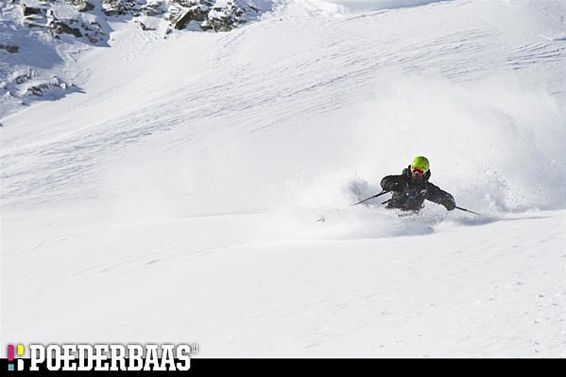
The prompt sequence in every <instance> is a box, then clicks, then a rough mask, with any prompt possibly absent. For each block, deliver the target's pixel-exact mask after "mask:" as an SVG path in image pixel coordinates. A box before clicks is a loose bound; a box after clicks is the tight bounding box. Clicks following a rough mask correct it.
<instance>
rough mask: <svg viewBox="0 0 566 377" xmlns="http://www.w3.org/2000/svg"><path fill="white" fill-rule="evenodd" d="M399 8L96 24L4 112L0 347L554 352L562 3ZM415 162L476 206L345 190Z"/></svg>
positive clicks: (560, 263)
mask: <svg viewBox="0 0 566 377" xmlns="http://www.w3.org/2000/svg"><path fill="white" fill-rule="evenodd" d="M391 4H392V2H387V1H384V2H377V3H376V2H365V1H357V2H356V1H344V0H340V1H335V2H329V1H315V0H305V1H286V2H282V3H280V4H279V5H278V6H276V7H275V10H274V11H273V12H272V13H268V14H265V15H263V17H262V19H261V21H260V22H257V23H253V24H249V25H247V26H244V27H242V28H240V29H236V30H233V31H231V32H229V33H219V34H205V33H186V34H175V35H173V36H172V37H170V38H168V39H166V40H163V38H162V37H161V35H159V34H158V33H157V32H155V33H153V32H151V31H149V32H148V31H146V32H142V31H141V30H139V29H138V28H137V27H136V26H135V25H133V24H116V25H111V26H112V29H114V30H115V32H114V33H113V35H112V38H111V40H110V41H109V44H110V48H92V49H88V50H85V51H83V52H82V53H81V54H80V56H79V57H78V60H77V63H76V65H75V66H73V69H74V70H78V71H80V70H82V75H84V84H83V85H82V86H81V87H82V89H83V91H84V92H83V93H73V94H71V95H68V96H66V97H65V98H63V99H61V100H58V101H55V102H50V103H40V104H34V105H33V106H31V107H29V108H27V109H25V110H23V111H20V112H18V113H15V114H12V115H9V116H7V117H5V118H4V119H2V124H3V125H4V127H2V128H0V133H1V134H0V135H1V139H0V146H1V165H0V169H1V174H2V193H1V194H2V230H1V231H2V244H1V245H2V260H1V262H2V266H1V267H2V280H1V282H2V301H1V305H2V333H1V334H0V335H1V336H2V342H4V343H8V342H13V341H14V340H17V341H20V342H23V343H27V342H31V341H33V342H45V343H47V342H74V341H81V342H142V343H145V342H150V341H151V342H159V341H161V342H165V341H168V342H190V343H193V342H196V343H199V344H200V346H201V351H202V355H203V356H208V357H217V356H228V357H239V356H252V357H253V356H272V357H281V356H294V357H308V356H320V357H329V356H357V357H381V356H396V357H399V356H417V357H419V356H441V357H453V356H490V357H492V356H505V357H517V356H520V357H539V356H555V357H564V356H565V355H566V323H565V319H566V315H565V313H566V311H565V309H566V274H565V273H566V270H565V263H566V250H565V246H566V232H565V214H566V212H565V204H566V200H565V199H566V196H565V194H566V169H564V167H565V162H566V161H565V156H564V151H565V150H566V135H565V130H564V125H565V121H566V114H565V99H566V95H565V94H566V93H565V89H566V75H565V66H566V65H565V64H564V63H565V58H566V45H565V42H564V30H565V25H564V21H563V20H564V15H565V14H566V7H565V6H564V5H563V4H562V3H561V2H560V1H551V0H548V1H526V0H525V1H516V2H504V1H466V0H454V1H441V2H433V1H417V0H415V1H404V2H403V5H404V6H403V7H392V6H391ZM397 4H400V3H397ZM416 154H424V155H426V156H428V157H429V159H430V160H431V164H432V166H431V169H432V179H431V180H432V182H434V183H436V184H438V185H439V186H441V187H442V188H444V189H446V190H448V191H450V192H451V193H453V194H454V196H455V197H456V200H457V202H458V204H459V205H461V206H463V207H469V208H472V209H475V210H477V211H480V212H482V213H484V214H485V215H484V216H481V217H477V218H476V217H473V216H471V215H469V214H466V213H463V212H451V213H446V211H445V210H444V209H443V208H442V207H439V206H437V205H435V204H432V203H429V204H428V205H427V207H426V208H425V209H424V210H423V211H422V216H419V217H418V218H401V217H397V216H396V214H395V213H391V212H388V211H385V210H384V209H382V208H380V206H379V202H377V203H374V204H375V205H369V206H365V207H364V206H357V207H352V206H351V203H353V202H355V201H357V200H359V199H361V198H363V197H365V196H368V195H371V194H372V193H374V192H376V191H377V190H378V189H379V188H378V182H379V179H380V178H381V177H382V176H383V175H385V174H393V173H398V172H400V170H401V169H402V168H403V167H405V166H406V165H408V164H409V162H410V160H411V158H412V157H413V156H414V155H416ZM321 216H324V218H325V219H326V221H325V222H322V221H317V219H319V218H320V217H321Z"/></svg>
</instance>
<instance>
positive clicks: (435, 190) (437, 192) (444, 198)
mask: <svg viewBox="0 0 566 377" xmlns="http://www.w3.org/2000/svg"><path fill="white" fill-rule="evenodd" d="M427 186H428V187H427V191H426V199H427V200H430V201H431V202H434V203H438V204H442V205H443V206H444V207H446V209H447V210H449V211H452V210H453V209H454V208H456V201H455V200H454V197H453V196H452V195H451V194H449V193H447V192H446V191H444V190H441V189H440V187H438V186H435V185H433V184H432V183H430V182H428V183H427Z"/></svg>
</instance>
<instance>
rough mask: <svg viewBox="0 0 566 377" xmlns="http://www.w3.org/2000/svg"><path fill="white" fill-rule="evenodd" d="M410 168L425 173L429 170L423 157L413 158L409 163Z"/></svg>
mask: <svg viewBox="0 0 566 377" xmlns="http://www.w3.org/2000/svg"><path fill="white" fill-rule="evenodd" d="M411 168H413V169H415V168H416V169H421V170H422V171H424V172H427V171H428V169H429V163H428V159H427V158H426V157H424V156H417V157H415V158H414V159H413V162H412V163H411Z"/></svg>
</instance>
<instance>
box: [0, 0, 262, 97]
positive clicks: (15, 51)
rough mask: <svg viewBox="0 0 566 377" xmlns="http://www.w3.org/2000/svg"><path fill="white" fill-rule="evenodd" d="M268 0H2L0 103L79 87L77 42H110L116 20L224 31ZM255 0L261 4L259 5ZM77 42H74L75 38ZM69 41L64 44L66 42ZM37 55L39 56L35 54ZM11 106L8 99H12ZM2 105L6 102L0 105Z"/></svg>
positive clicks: (162, 29) (154, 29) (146, 26)
mask: <svg viewBox="0 0 566 377" xmlns="http://www.w3.org/2000/svg"><path fill="white" fill-rule="evenodd" d="M269 3H270V2H269V0H0V22H1V23H2V24H4V25H6V26H5V28H4V29H2V30H0V32H2V35H1V37H2V38H1V39H0V58H1V59H3V60H4V61H5V62H6V65H5V67H6V69H2V70H0V105H2V104H6V103H10V104H16V105H14V106H19V104H27V103H30V102H31V101H34V100H41V99H57V98H61V97H63V96H65V95H66V93H69V92H72V91H77V90H78V88H77V87H75V86H73V85H69V84H68V83H67V82H72V79H70V78H69V77H73V76H72V75H73V74H72V73H69V76H68V77H67V76H66V75H67V72H72V70H65V69H63V70H56V72H57V74H58V75H60V76H61V77H62V78H61V77H59V76H53V73H54V72H53V67H56V66H58V65H60V64H66V63H69V62H70V61H69V60H70V59H72V53H69V51H75V50H80V49H81V48H82V47H80V46H79V47H76V48H75V46H74V45H78V44H80V43H85V44H89V45H92V46H109V43H108V41H109V39H110V33H111V32H112V25H113V23H115V22H121V23H124V22H134V23H135V24H136V25H137V26H138V27H139V28H140V29H141V30H143V31H144V32H151V33H160V34H161V35H162V36H163V37H166V36H167V35H168V34H170V33H175V32H184V31H197V32H227V31H230V30H232V29H234V28H237V27H239V26H241V25H243V24H245V23H247V22H250V21H253V20H256V19H258V18H259V16H260V15H261V13H263V12H265V11H267V10H269V9H266V7H267V5H265V4H269ZM255 4H263V5H264V6H263V7H262V8H260V7H258V6H256V5H255ZM76 42H78V43H76ZM64 44H67V45H64ZM60 47H62V48H60ZM38 57H39V58H38ZM10 106H12V105H10ZM4 108H6V107H4Z"/></svg>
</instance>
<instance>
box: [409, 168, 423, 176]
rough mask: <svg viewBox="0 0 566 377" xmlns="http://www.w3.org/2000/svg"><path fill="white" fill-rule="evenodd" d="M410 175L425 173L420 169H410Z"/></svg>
mask: <svg viewBox="0 0 566 377" xmlns="http://www.w3.org/2000/svg"><path fill="white" fill-rule="evenodd" d="M411 174H412V175H425V174H426V171H425V170H423V169H421V168H411Z"/></svg>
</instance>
